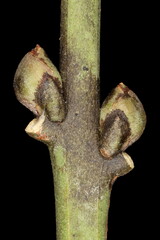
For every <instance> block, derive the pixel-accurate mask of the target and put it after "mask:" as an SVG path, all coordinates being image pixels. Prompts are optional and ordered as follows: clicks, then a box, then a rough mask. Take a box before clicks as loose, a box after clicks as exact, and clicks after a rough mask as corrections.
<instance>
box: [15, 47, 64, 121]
mask: <svg viewBox="0 0 160 240" xmlns="http://www.w3.org/2000/svg"><path fill="white" fill-rule="evenodd" d="M47 86H48V87H47ZM49 87H51V89H49ZM43 88H44V89H43ZM14 89H15V93H16V96H17V99H18V100H19V101H20V102H21V103H22V104H23V105H25V106H26V107H27V108H28V109H30V110H31V111H32V112H33V113H34V114H36V115H37V116H39V115H41V114H42V112H43V110H45V111H46V108H47V109H48V108H49V109H51V107H48V105H50V104H51V103H50V100H51V102H52V104H53V113H52V114H51V112H50V113H49V114H47V115H48V118H49V120H51V121H54V120H55V119H56V120H55V121H62V120H63V118H64V101H63V96H62V80H61V77H60V74H59V72H58V70H57V69H56V67H55V66H54V65H53V64H52V62H51V61H50V59H49V58H48V57H47V56H46V53H45V51H44V50H43V49H42V48H41V47H40V46H39V45H37V46H36V47H35V48H34V49H33V50H32V51H30V52H29V53H27V54H26V55H25V56H24V57H23V59H22V60H21V62H20V64H19V66H18V68H17V70H16V73H15V77H14ZM39 91H40V93H39ZM51 96H52V97H51ZM47 101H48V103H47ZM55 109H56V111H55ZM57 109H59V110H57ZM47 111H48V110H47ZM56 114H58V115H56ZM51 115H52V116H51ZM53 115H55V117H53Z"/></svg>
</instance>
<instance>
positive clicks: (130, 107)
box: [100, 83, 146, 158]
mask: <svg viewBox="0 0 160 240" xmlns="http://www.w3.org/2000/svg"><path fill="white" fill-rule="evenodd" d="M145 125H146V115H145V111H144V109H143V106H142V104H141V102H140V101H139V99H138V97H137V96H136V95H135V93H133V92H132V91H131V90H130V89H129V88H128V87H126V86H125V85H124V84H123V83H120V84H119V85H118V86H117V87H116V88H115V89H114V90H113V92H112V93H111V94H110V95H109V97H108V98H107V99H106V100H105V102H104V103H103V105H102V108H101V112H100V131H101V146H100V151H101V153H102V155H103V156H105V157H107V158H110V157H112V156H113V155H115V154H117V153H118V152H121V151H124V150H125V149H126V148H127V147H128V146H130V145H131V144H132V143H134V142H135V141H136V140H137V139H138V138H139V137H140V136H141V135H142V133H143V131H144V128H145Z"/></svg>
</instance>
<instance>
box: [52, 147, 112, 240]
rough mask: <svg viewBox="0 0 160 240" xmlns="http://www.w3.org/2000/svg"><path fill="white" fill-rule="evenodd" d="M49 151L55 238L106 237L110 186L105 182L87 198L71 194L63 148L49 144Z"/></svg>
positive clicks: (96, 239)
mask: <svg viewBox="0 0 160 240" xmlns="http://www.w3.org/2000/svg"><path fill="white" fill-rule="evenodd" d="M50 154H51V160H52V167H53V174H54V186H55V204H56V224H57V240H75V239H76V240H82V239H83V240H106V238H107V216H108V209H109V202H110V192H111V189H110V188H109V187H108V186H107V187H106V188H105V190H104V191H103V192H102V193H101V195H100V196H99V195H96V196H97V197H94V198H92V197H90V196H88V198H87V195H86V198H87V199H85V201H81V200H78V198H77V197H75V196H74V195H73V194H72V187H73V184H72V181H70V180H69V175H70V174H69V171H68V170H67V167H66V163H67V158H66V150H65V149H64V148H63V147H61V146H57V147H54V148H52V147H51V148H50ZM98 192H99V191H97V193H98ZM76 193H77V194H78V190H77V191H76ZM82 194H83V193H82ZM80 198H81V197H80Z"/></svg>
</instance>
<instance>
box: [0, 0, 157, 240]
mask: <svg viewBox="0 0 160 240" xmlns="http://www.w3.org/2000/svg"><path fill="white" fill-rule="evenodd" d="M0 7H1V30H0V31H1V32H0V38H1V41H2V43H1V50H0V54H1V70H0V75H1V79H0V81H1V82H0V86H1V87H0V93H1V94H0V97H1V121H2V123H1V139H2V142H1V150H2V154H1V173H2V174H1V176H2V181H1V183H2V194H1V199H2V201H3V200H4V201H3V204H1V206H2V210H3V212H4V214H2V215H1V216H2V222H3V224H4V228H3V229H5V230H4V235H3V237H2V239H10V237H12V238H15V239H17V240H18V239H45V240H53V239H56V237H55V215H54V214H55V212H54V211H55V209H54V194H53V184H52V172H51V165H50V160H49V154H48V150H47V148H46V146H45V145H43V144H42V143H40V142H37V141H35V140H34V139H32V138H30V137H29V136H27V135H26V133H25V132H24V128H25V127H26V126H27V124H28V123H29V122H30V121H31V120H32V119H33V114H32V113H31V112H30V111H29V110H27V109H26V108H25V107H23V106H22V105H21V104H20V103H19V102H18V101H17V100H16V98H15V95H14V91H13V87H12V82H13V77H14V73H15V70H16V68H17V65H18V63H19V61H20V60H21V58H22V57H23V56H24V54H26V53H27V52H28V51H30V50H31V49H32V48H34V47H35V45H36V44H37V43H38V44H40V45H41V46H42V47H43V48H44V49H45V50H46V52H47V53H48V55H49V57H50V58H51V60H52V61H53V63H54V64H55V65H56V66H57V67H58V66H59V35H60V34H59V20H60V1H59V0H52V1H51V0H46V1H43V2H42V1H37V0H32V1H31V0H28V1H17V0H15V1H10V2H6V3H1V6H0ZM157 9H158V6H156V5H155V3H154V2H153V1H152V3H151V2H146V1H141V0H139V1H138V0H134V1H132V0H131V1H126V0H121V1H118V0H108V1H105V0H102V22H101V83H100V87H101V103H102V102H103V101H104V99H105V97H106V96H107V95H108V93H109V92H110V91H111V90H112V89H113V88H114V87H115V86H116V85H117V84H118V83H119V82H124V83H125V84H126V85H127V86H128V87H129V88H130V89H132V90H133V91H134V92H135V93H136V94H137V95H138V97H139V98H140V100H141V101H142V103H143V105H144V108H145V110H146V114H147V126H146V130H145V132H144V134H143V136H142V137H141V138H140V140H139V141H137V142H136V143H134V144H133V146H131V147H130V148H129V149H128V150H127V153H129V154H130V155H131V156H132V159H133V160H134V163H135V169H134V170H133V171H132V172H130V173H129V174H127V175H126V176H123V177H121V178H119V179H118V180H117V181H116V182H115V184H114V187H113V190H112V196H111V206H110V212H109V232H108V240H116V239H117V238H118V239H123V240H128V239H129V240H132V239H145V238H146V237H148V238H149V235H150V236H151V237H150V238H151V239H154V237H153V235H154V234H155V236H156V234H157V233H156V230H157V222H158V221H159V219H158V211H159V209H158V207H157V196H158V191H159V184H158V182H159V136H160V130H159V125H160V124H159V121H160V116H159V115H160V108H159V72H158V71H159V65H158V61H159V59H158V56H159V53H158V40H157V37H158V31H159V30H158V14H157ZM82 240H83V239H82Z"/></svg>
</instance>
